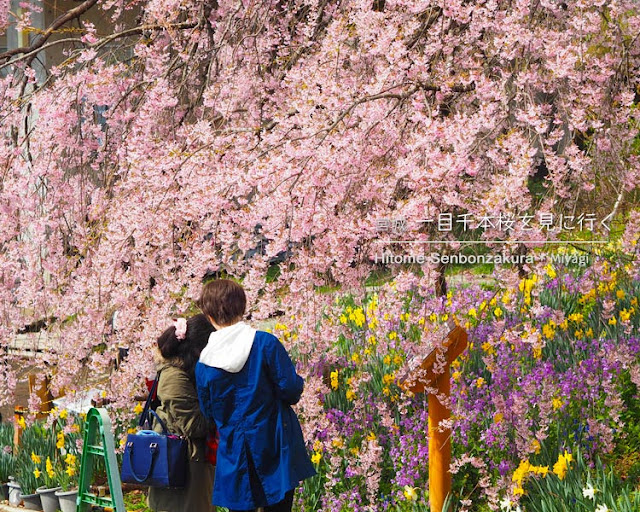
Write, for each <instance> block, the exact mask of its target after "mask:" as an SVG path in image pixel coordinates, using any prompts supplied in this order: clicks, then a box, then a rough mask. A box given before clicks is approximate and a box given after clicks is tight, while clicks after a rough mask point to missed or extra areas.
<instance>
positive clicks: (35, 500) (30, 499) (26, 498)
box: [20, 493, 42, 510]
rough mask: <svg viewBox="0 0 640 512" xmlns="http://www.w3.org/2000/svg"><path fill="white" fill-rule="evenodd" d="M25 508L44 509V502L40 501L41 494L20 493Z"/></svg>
mask: <svg viewBox="0 0 640 512" xmlns="http://www.w3.org/2000/svg"><path fill="white" fill-rule="evenodd" d="M20 497H21V498H22V502H23V503H24V508H26V509H27V510H42V503H41V502H40V495H39V494H38V493H33V494H22V493H20Z"/></svg>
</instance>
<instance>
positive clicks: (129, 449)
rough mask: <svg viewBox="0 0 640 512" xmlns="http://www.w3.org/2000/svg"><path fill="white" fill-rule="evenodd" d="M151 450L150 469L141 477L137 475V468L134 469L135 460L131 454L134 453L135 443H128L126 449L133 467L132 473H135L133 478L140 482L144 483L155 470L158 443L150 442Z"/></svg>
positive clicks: (130, 464) (130, 465)
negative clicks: (133, 460)
mask: <svg viewBox="0 0 640 512" xmlns="http://www.w3.org/2000/svg"><path fill="white" fill-rule="evenodd" d="M149 450H150V451H151V463H150V464H149V470H148V471H147V474H146V475H145V476H144V477H139V476H138V475H136V470H135V469H133V462H132V461H131V454H132V453H133V443H132V442H128V443H127V450H126V451H127V452H128V454H127V456H128V458H129V467H130V468H131V474H132V475H133V478H135V479H136V481H137V482H138V483H140V484H142V483H144V482H145V481H146V480H148V479H149V476H151V472H152V471H153V463H154V462H155V460H156V454H157V453H158V443H151V444H149Z"/></svg>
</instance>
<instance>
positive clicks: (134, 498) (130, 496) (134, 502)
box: [123, 491, 151, 512]
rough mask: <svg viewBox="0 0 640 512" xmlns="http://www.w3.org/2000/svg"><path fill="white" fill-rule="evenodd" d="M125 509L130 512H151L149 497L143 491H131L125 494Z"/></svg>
mask: <svg viewBox="0 0 640 512" xmlns="http://www.w3.org/2000/svg"><path fill="white" fill-rule="evenodd" d="M123 497H124V507H125V508H126V509H127V511H128V512H151V509H150V508H148V507H147V495H146V494H145V493H143V492H141V491H131V492H127V493H125V494H124V496H123Z"/></svg>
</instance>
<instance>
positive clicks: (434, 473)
mask: <svg viewBox="0 0 640 512" xmlns="http://www.w3.org/2000/svg"><path fill="white" fill-rule="evenodd" d="M436 387H437V389H438V394H443V395H444V396H446V397H449V393H450V387H451V386H450V381H449V365H447V366H446V369H445V372H444V373H443V374H442V375H440V376H439V377H438V379H437V380H436ZM428 400H429V503H430V504H431V512H441V511H442V506H443V504H444V500H445V499H446V498H447V495H448V494H449V493H450V492H451V473H450V471H449V465H450V464H451V430H450V429H448V428H447V429H444V430H443V431H439V430H438V426H439V425H440V422H441V421H442V420H448V419H449V417H450V416H451V413H450V411H449V409H448V408H447V407H445V406H444V405H442V404H441V403H440V401H439V400H438V398H437V397H436V395H433V394H429V399H428Z"/></svg>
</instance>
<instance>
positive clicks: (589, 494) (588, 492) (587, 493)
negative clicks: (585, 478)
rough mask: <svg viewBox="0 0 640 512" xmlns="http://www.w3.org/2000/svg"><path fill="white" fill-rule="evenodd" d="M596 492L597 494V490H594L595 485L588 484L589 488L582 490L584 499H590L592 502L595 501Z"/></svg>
mask: <svg viewBox="0 0 640 512" xmlns="http://www.w3.org/2000/svg"><path fill="white" fill-rule="evenodd" d="M596 492H597V489H594V488H593V485H591V484H587V486H586V487H585V488H584V489H582V497H583V498H589V499H590V500H595V499H596Z"/></svg>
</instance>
